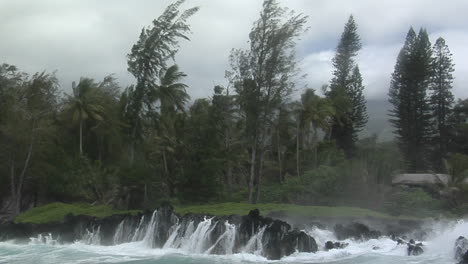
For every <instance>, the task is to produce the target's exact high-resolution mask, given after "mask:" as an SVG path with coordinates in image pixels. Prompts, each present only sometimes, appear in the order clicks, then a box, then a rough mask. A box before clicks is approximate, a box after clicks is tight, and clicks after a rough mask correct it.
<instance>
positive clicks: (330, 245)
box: [325, 241, 349, 250]
mask: <svg viewBox="0 0 468 264" xmlns="http://www.w3.org/2000/svg"><path fill="white" fill-rule="evenodd" d="M348 245H349V244H348V243H345V242H333V241H327V242H325V249H326V250H330V249H334V248H345V247H347V246H348Z"/></svg>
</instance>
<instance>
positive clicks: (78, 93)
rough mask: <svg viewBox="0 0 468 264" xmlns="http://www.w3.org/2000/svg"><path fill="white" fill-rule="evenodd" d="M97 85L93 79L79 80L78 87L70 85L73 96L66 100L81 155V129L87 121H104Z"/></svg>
mask: <svg viewBox="0 0 468 264" xmlns="http://www.w3.org/2000/svg"><path fill="white" fill-rule="evenodd" d="M98 86H99V84H98V83H95V82H94V80H93V79H89V78H81V79H80V82H79V83H78V85H75V82H73V84H72V89H73V94H72V95H69V96H68V98H67V99H66V102H65V105H66V107H67V111H70V113H71V115H72V121H73V123H78V129H79V140H80V141H79V150H80V155H83V127H84V125H85V122H86V121H87V120H88V119H92V120H95V121H102V120H103V119H104V106H103V105H102V101H101V95H100V93H99V91H98Z"/></svg>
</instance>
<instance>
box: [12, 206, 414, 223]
mask: <svg viewBox="0 0 468 264" xmlns="http://www.w3.org/2000/svg"><path fill="white" fill-rule="evenodd" d="M255 208H258V209H259V210H260V213H261V214H262V215H268V214H270V213H272V212H282V213H284V214H287V215H289V216H297V217H336V218H340V217H350V218H363V217H375V218H386V219H396V218H398V219H409V218H407V217H394V216H390V215H388V214H384V213H381V212H376V211H372V210H369V209H363V208H358V207H346V206H336V207H334V206H302V205H294V204H248V203H219V204H205V205H190V206H176V207H175V211H176V212H177V213H179V214H181V215H184V214H187V213H195V214H209V215H217V216H222V215H232V214H237V215H245V214H247V213H248V212H249V211H250V210H252V209H255ZM138 212H139V211H138V210H131V211H118V210H114V209H112V207H111V206H107V205H90V204H65V203H51V204H47V205H44V206H40V207H36V208H33V209H31V210H28V211H26V212H24V213H22V214H20V215H19V216H17V217H16V219H15V222H17V223H37V224H38V223H50V222H61V221H63V219H64V217H65V216H66V215H67V214H69V213H71V214H74V215H90V216H96V217H99V218H102V217H106V216H110V215H113V214H125V213H138Z"/></svg>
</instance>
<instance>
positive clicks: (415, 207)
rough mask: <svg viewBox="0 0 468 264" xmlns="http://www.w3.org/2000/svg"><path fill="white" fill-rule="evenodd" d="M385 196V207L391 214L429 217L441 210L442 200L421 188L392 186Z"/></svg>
mask: <svg viewBox="0 0 468 264" xmlns="http://www.w3.org/2000/svg"><path fill="white" fill-rule="evenodd" d="M386 198H387V199H386V202H385V209H386V210H387V211H388V213H390V214H392V215H396V216H399V215H407V216H418V217H430V216H437V215H438V214H440V213H441V212H442V206H443V205H442V202H441V201H439V200H437V199H434V198H433V197H431V195H430V194H429V193H427V192H425V191H424V190H423V189H421V188H410V187H398V188H394V189H393V190H392V191H391V192H390V193H389V195H388V196H387V197H386Z"/></svg>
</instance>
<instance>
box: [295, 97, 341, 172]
mask: <svg viewBox="0 0 468 264" xmlns="http://www.w3.org/2000/svg"><path fill="white" fill-rule="evenodd" d="M297 113H298V119H297V141H296V152H297V153H296V156H297V157H296V158H297V169H298V174H299V164H300V155H299V150H300V142H301V141H300V139H301V138H300V136H301V135H302V140H303V141H306V142H310V140H309V135H310V132H311V130H312V133H313V134H312V142H310V143H311V145H312V147H313V148H314V151H315V161H314V165H315V167H316V166H317V140H318V139H317V130H318V129H321V130H323V131H325V132H328V131H329V130H330V129H331V119H332V118H333V116H334V115H335V109H334V108H333V106H332V104H331V103H330V101H329V99H327V98H322V97H320V96H318V95H316V94H315V91H314V90H313V89H307V90H306V91H305V92H304V93H303V94H302V95H301V101H300V104H299V105H298V109H297Z"/></svg>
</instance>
